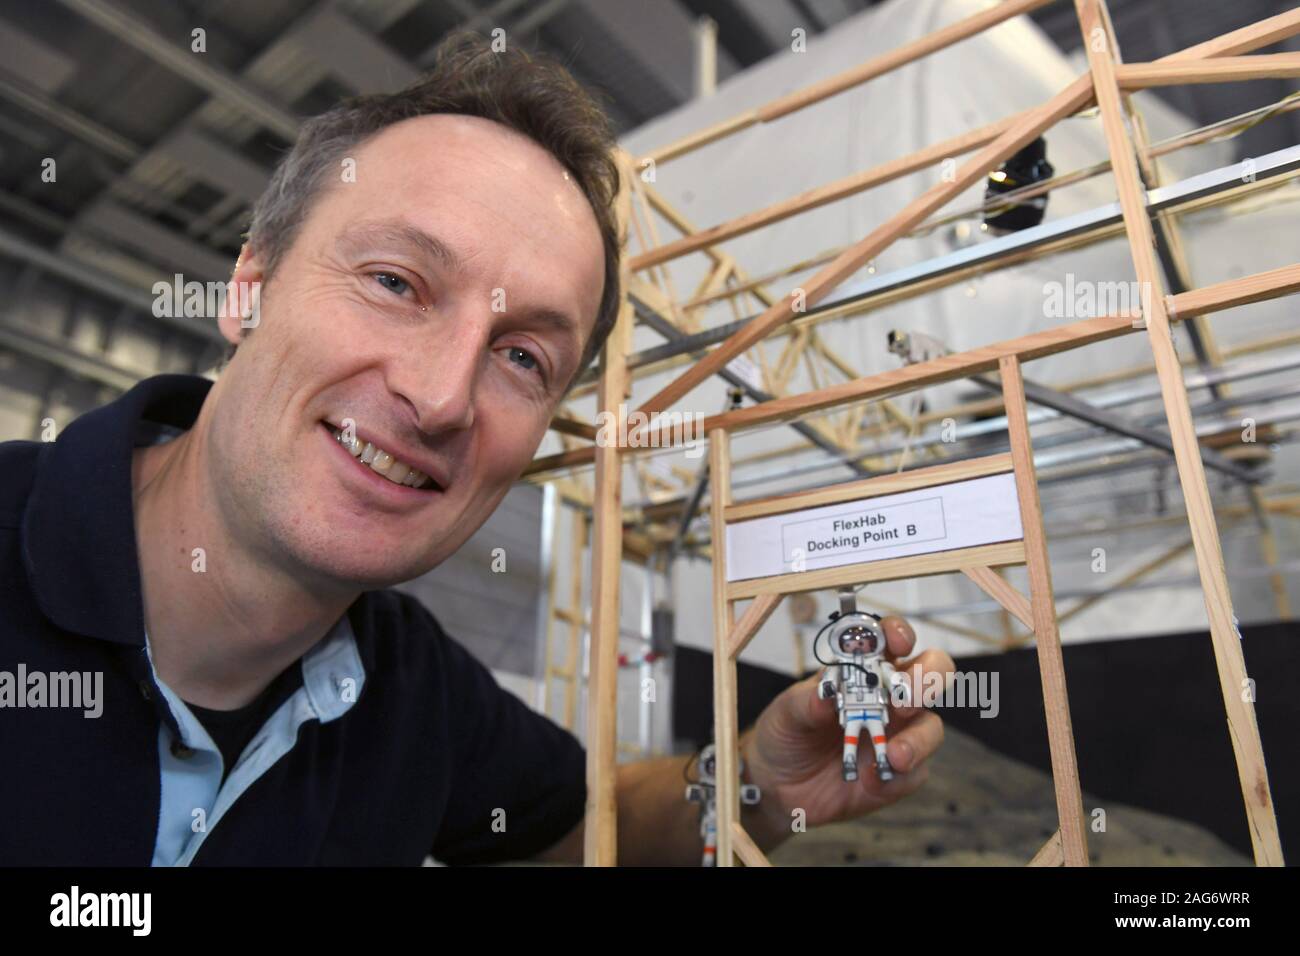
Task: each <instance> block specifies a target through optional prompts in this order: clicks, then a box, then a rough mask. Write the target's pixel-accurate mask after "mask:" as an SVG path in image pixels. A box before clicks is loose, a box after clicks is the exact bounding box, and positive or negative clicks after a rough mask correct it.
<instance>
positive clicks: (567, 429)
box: [550, 415, 596, 441]
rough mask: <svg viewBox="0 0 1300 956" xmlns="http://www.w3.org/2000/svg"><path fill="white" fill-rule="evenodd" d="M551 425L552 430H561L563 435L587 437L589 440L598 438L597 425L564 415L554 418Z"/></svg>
mask: <svg viewBox="0 0 1300 956" xmlns="http://www.w3.org/2000/svg"><path fill="white" fill-rule="evenodd" d="M550 427H551V431H554V432H559V433H560V434H561V435H572V436H573V437H574V438H585V439H587V441H595V440H596V426H595V425H588V424H587V423H586V422H580V421H577V420H575V419H572V418H565V417H563V416H562V415H556V416H555V417H554V418H552V419H551V426H550Z"/></svg>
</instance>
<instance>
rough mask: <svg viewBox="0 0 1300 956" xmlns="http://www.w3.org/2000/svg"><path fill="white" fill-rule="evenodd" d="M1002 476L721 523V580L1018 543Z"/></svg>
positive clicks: (1015, 505)
mask: <svg viewBox="0 0 1300 956" xmlns="http://www.w3.org/2000/svg"><path fill="white" fill-rule="evenodd" d="M1023 536H1024V531H1023V529H1022V528H1021V525H1020V502H1019V499H1017V497H1016V478H1015V475H1014V474H1011V473H1010V472H1008V473H1007V474H1003V475H990V476H988V477H986V478H972V479H971V480H969V481H957V482H952V483H951V484H946V485H935V486H933V487H930V488H921V489H918V490H916V491H905V492H902V493H900V494H896V495H882V496H880V497H876V498H865V499H862V500H859V501H850V502H846V503H844V504H837V505H825V506H823V507H820V508H806V509H804V510H802V511H792V512H789V513H787V514H780V515H770V516H768V517H764V518H753V519H750V520H749V521H738V522H735V523H733V524H729V525H727V580H728V581H743V580H746V579H749V578H765V577H771V576H772V575H775V574H789V573H790V572H792V571H799V570H815V569H817V568H837V567H841V566H843V565H846V564H862V563H864V562H867V561H883V560H885V559H887V558H901V557H907V556H909V555H914V554H930V553H932V552H935V551H952V550H955V549H957V548H972V547H975V546H977V545H981V544H994V543H996V542H999V541H1018V540H1019V539H1020V538H1022V537H1023Z"/></svg>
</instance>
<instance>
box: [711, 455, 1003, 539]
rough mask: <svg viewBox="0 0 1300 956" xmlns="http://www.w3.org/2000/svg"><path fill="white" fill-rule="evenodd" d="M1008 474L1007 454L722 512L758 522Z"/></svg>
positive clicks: (753, 502) (750, 503) (746, 504)
mask: <svg viewBox="0 0 1300 956" xmlns="http://www.w3.org/2000/svg"><path fill="white" fill-rule="evenodd" d="M1010 470H1011V456H1010V455H1009V454H1005V453H1004V454H1001V455H986V456H985V457H983V458H969V459H966V460H965V461H954V462H952V463H951V464H946V465H933V466H931V467H929V468H916V469H913V470H912V471H902V472H899V473H898V474H894V475H881V476H879V477H877V478H864V479H862V480H861V481H849V482H845V483H843V484H839V485H828V486H825V487H822V488H814V489H813V490H811V491H793V492H790V493H789V494H784V495H773V496H772V497H770V498H756V499H753V500H751V501H744V502H741V503H740V504H735V505H731V506H730V507H729V508H727V510H726V519H727V521H728V523H730V522H734V521H746V520H748V519H750V518H761V517H763V516H765V515H778V514H785V513H786V512H789V511H801V510H803V509H804V508H819V507H821V506H822V505H833V504H839V503H840V502H843V501H857V500H859V499H861V498H876V497H879V496H880V495H892V494H897V493H899V492H902V491H913V490H915V489H917V488H929V487H931V486H933V485H942V484H947V483H949V482H953V481H967V480H969V479H971V478H983V477H985V476H986V475H1000V474H1003V473H1004V472H1008V471H1010Z"/></svg>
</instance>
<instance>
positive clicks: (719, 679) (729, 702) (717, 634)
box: [709, 429, 740, 866]
mask: <svg viewBox="0 0 1300 956" xmlns="http://www.w3.org/2000/svg"><path fill="white" fill-rule="evenodd" d="M730 503H731V436H730V435H728V434H727V432H726V431H724V430H722V429H718V430H716V431H711V432H709V518H710V525H711V527H712V532H713V540H712V546H713V746H714V752H715V753H716V755H717V760H718V772H717V801H718V859H717V865H718V866H731V865H732V863H733V857H732V836H733V826H734V825H735V824H737V823H739V822H740V789H739V788H738V787H737V786H736V781H737V779H738V778H739V776H740V731H739V728H738V727H737V726H736V724H737V714H736V661H735V659H734V658H733V657H732V656H731V654H730V649H729V647H728V640H727V639H728V637H729V636H730V634H731V632H732V629H733V628H734V627H735V625H736V613H735V610H736V609H735V602H734V601H731V600H729V599H728V598H727V522H726V508H727V505H729V504H730Z"/></svg>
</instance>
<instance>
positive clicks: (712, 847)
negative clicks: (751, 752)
mask: <svg viewBox="0 0 1300 956" xmlns="http://www.w3.org/2000/svg"><path fill="white" fill-rule="evenodd" d="M699 760H700V779H699V780H698V781H695V782H691V781H689V779H688V782H687V787H686V799H687V800H689V801H690V802H691V803H698V804H699V805H700V836H701V837H702V838H703V839H704V858H703V859H702V860H701V865H702V866H715V865H716V864H717V857H718V759H717V752H716V750H715V749H714V747H713V744H709V745H708V746H707V747H705V748H704V749H703V750H702V751H700V755H699ZM689 769H690V764H687V770H689ZM738 773H739V774H740V775H742V776H743V775H744V773H745V758H743V757H741V758H740V767H739V770H738ZM761 796H762V795H761V794H760V793H759V789H758V787H756V786H754V785H753V784H752V783H741V784H740V802H741V803H743V804H745V805H746V806H753V805H754V804H756V803H758V801H759V799H760V797H761Z"/></svg>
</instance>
